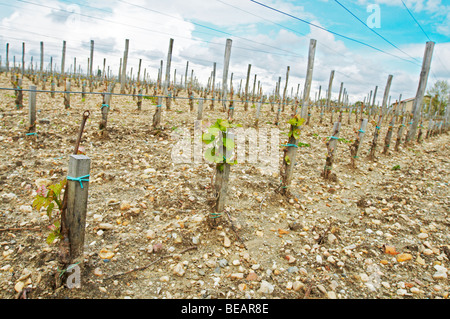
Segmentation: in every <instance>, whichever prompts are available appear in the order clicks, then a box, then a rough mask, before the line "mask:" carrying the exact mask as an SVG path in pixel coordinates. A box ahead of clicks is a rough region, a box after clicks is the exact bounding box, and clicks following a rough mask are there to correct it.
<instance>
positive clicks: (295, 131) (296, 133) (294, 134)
mask: <svg viewBox="0 0 450 319" xmlns="http://www.w3.org/2000/svg"><path fill="white" fill-rule="evenodd" d="M292 135H293V136H294V138H295V139H296V140H298V139H299V138H300V129H296V130H293V132H292Z"/></svg>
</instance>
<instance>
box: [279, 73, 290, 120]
mask: <svg viewBox="0 0 450 319" xmlns="http://www.w3.org/2000/svg"><path fill="white" fill-rule="evenodd" d="M290 70H291V67H290V66H288V67H287V69H286V83H285V84H284V90H283V103H282V104H281V111H283V112H284V107H285V105H286V101H287V99H286V90H287V86H288V82H289V71H290Z"/></svg>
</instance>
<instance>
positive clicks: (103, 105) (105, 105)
mask: <svg viewBox="0 0 450 319" xmlns="http://www.w3.org/2000/svg"><path fill="white" fill-rule="evenodd" d="M104 107H109V105H108V104H102V107H101V108H100V110H102V109H103V108H104Z"/></svg>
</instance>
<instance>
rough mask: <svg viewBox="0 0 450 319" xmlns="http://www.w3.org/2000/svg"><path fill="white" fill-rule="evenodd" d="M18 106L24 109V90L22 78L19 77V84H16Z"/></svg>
mask: <svg viewBox="0 0 450 319" xmlns="http://www.w3.org/2000/svg"><path fill="white" fill-rule="evenodd" d="M16 89H17V90H16V101H15V102H16V108H17V109H18V110H19V109H22V108H23V92H22V79H20V78H19V79H17V85H16Z"/></svg>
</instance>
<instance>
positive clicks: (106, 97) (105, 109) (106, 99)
mask: <svg viewBox="0 0 450 319" xmlns="http://www.w3.org/2000/svg"><path fill="white" fill-rule="evenodd" d="M112 88H113V86H112V84H109V85H108V88H107V90H106V92H105V93H102V97H103V101H102V106H101V108H100V111H101V112H102V119H101V121H100V125H99V130H100V131H101V134H103V135H105V134H106V126H107V123H108V113H109V109H110V103H111V92H112Z"/></svg>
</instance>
